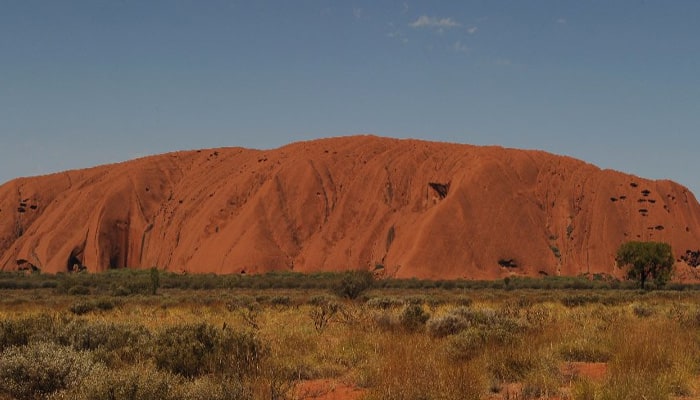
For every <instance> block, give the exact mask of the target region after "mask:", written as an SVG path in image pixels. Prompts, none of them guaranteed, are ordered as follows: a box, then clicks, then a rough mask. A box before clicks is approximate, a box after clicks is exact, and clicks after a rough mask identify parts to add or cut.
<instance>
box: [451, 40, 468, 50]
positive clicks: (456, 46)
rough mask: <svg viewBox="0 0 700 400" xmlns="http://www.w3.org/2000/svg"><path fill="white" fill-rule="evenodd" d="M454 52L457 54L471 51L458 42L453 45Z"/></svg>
mask: <svg viewBox="0 0 700 400" xmlns="http://www.w3.org/2000/svg"><path fill="white" fill-rule="evenodd" d="M452 50H454V51H455V52H457V53H466V52H468V51H469V48H468V47H467V46H466V45H464V44H462V42H460V41H459V40H458V41H456V42H455V43H454V44H453V45H452Z"/></svg>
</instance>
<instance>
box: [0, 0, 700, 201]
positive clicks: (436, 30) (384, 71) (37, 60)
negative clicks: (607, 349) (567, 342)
mask: <svg viewBox="0 0 700 400" xmlns="http://www.w3.org/2000/svg"><path fill="white" fill-rule="evenodd" d="M699 20H700V2H698V1H660V0H659V1H653V0H646V1H641V0H634V1H622V0H621V1H609V0H604V1H603V0H600V1H584V0H576V1H565V0H552V1H545V0H542V1H538V0H533V1H523V0H517V1H498V0H489V1H487V0H483V1H445V2H440V1H395V2H392V1H337V2H336V1H333V2H331V1H223V0H221V1H215V0H210V1H205V0H200V1H194V0H192V1H188V0H171V1H147V0H121V1H119V0H113V1H109V0H85V1H70V0H64V1H53V0H45V1H33V0H0V182H4V181H7V180H10V179H12V178H14V177H17V176H27V175H36V174H44V173H49V172H55V171H60V170H64V169H72V168H82V167H88V166H93V165H97V164H103V163H109V162H116V161H123V160H127V159H131V158H135V157H139V156H143V155H148V154H155V153H163V152H168V151H173V150H182V149H195V148H209V147H220V146H244V147H253V148H273V147H278V146H281V145H283V144H286V143H289V142H293V141H298V140H307V139H313V138H321V137H328V136H341V135H350V134H357V133H373V134H377V135H381V136H390V137H412V138H422V139H428V140H437V141H450V142H459V143H471V144H479V145H482V144H496V145H502V146H506V147H516V148H526V149H542V150H546V151H550V152H553V153H557V154H565V155H570V156H573V157H576V158H580V159H583V160H586V161H588V162H591V163H594V164H596V165H599V166H601V167H603V168H613V169H617V170H621V171H625V172H629V173H633V174H636V175H640V176H644V177H649V178H657V179H658V178H670V179H673V180H676V181H678V182H680V183H682V184H684V185H686V186H688V187H690V188H691V190H693V191H694V192H695V193H696V194H697V193H700V176H698V174H697V173H696V160H697V156H696V155H697V154H698V152H699V150H700V135H699V134H698V128H699V127H700V24H698V23H697V21H699Z"/></svg>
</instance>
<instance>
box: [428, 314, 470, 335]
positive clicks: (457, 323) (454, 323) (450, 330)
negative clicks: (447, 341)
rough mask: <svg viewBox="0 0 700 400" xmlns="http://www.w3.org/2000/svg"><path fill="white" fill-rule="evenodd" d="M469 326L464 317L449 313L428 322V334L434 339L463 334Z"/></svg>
mask: <svg viewBox="0 0 700 400" xmlns="http://www.w3.org/2000/svg"><path fill="white" fill-rule="evenodd" d="M468 326H469V323H468V322H467V320H466V319H464V317H462V316H461V315H459V314H457V313H449V314H446V315H444V316H442V317H438V318H434V319H431V320H430V321H428V332H429V333H430V334H431V335H432V336H434V337H445V336H449V335H454V334H456V333H459V332H461V331H462V330H464V329H466V328H467V327H468Z"/></svg>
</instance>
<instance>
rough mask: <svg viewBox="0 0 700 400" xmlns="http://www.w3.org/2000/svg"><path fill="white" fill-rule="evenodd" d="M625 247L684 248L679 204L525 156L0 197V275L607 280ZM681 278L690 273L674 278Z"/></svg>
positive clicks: (170, 161)
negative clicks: (590, 276)
mask: <svg viewBox="0 0 700 400" xmlns="http://www.w3.org/2000/svg"><path fill="white" fill-rule="evenodd" d="M627 240H659V241H667V242H670V243H671V245H672V246H673V248H674V251H675V252H676V256H677V257H678V258H679V259H680V258H681V256H683V255H685V254H686V251H687V250H697V249H698V248H700V206H699V205H698V203H697V201H696V199H695V197H694V196H693V194H692V193H690V191H689V190H688V189H686V188H685V187H683V186H680V185H678V184H676V183H673V182H670V181H651V180H646V179H642V178H639V177H635V176H631V175H626V174H623V173H620V172H616V171H610V170H601V169H599V168H597V167H595V166H593V165H590V164H586V163H584V162H581V161H578V160H575V159H572V158H568V157H561V156H556V155H552V154H548V153H544V152H539V151H524V150H514V149H504V148H500V147H476V146H470V145H460V144H447V143H434V142H424V141H417V140H396V139H387V138H379V137H374V136H354V137H344V138H333V139H323V140H316V141H310V142H300V143H294V144H291V145H288V146H285V147H282V148H279V149H276V150H265V151H262V150H249V149H242V148H221V149H214V150H201V151H185V152H178V153H171V154H165V155H158V156H152V157H146V158H142V159H138V160H134V161H128V162H124V163H120V164H114V165H106V166H100V167H96V168H91V169H85V170H76V171H68V172H63V173H58V174H53V175H47V176H40V177H34V178H21V179H16V180H13V181H10V182H8V183H6V184H5V185H3V186H0V255H1V258H0V268H2V269H3V270H15V269H24V268H38V269H41V270H42V271H44V272H60V271H68V270H71V269H74V268H78V267H84V268H87V269H88V270H89V271H101V270H105V269H109V268H123V267H136V268H146V267H151V266H158V267H159V268H165V269H168V270H171V271H175V272H214V273H261V272H266V271H272V270H293V271H300V272H309V271H320V270H327V271H335V270H347V269H357V268H364V269H371V270H378V271H382V272H383V273H385V274H387V275H389V276H396V277H419V278H433V279H452V278H473V279H492V278H499V277H503V276H508V275H513V274H518V275H521V274H522V275H531V276H536V275H545V274H546V275H560V274H561V275H579V274H581V273H608V274H615V275H620V271H616V270H615V267H614V254H615V250H616V249H617V247H618V246H619V245H620V244H621V243H622V242H624V241H627ZM679 272H680V273H681V278H682V279H685V280H689V279H692V278H693V276H694V272H695V268H693V267H689V266H687V265H686V264H685V263H683V262H681V263H679Z"/></svg>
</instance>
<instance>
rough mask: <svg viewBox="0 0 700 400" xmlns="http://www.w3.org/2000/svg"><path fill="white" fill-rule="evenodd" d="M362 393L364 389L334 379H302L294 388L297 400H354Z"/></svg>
mask: <svg viewBox="0 0 700 400" xmlns="http://www.w3.org/2000/svg"><path fill="white" fill-rule="evenodd" d="M363 394H364V390H362V389H359V388H356V387H353V386H350V385H347V384H345V383H342V382H340V381H338V380H336V379H316V380H311V381H303V382H300V383H299V384H298V385H297V388H296V398H297V399H299V400H312V399H313V400H355V399H359V398H360V397H361V396H362V395H363Z"/></svg>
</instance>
